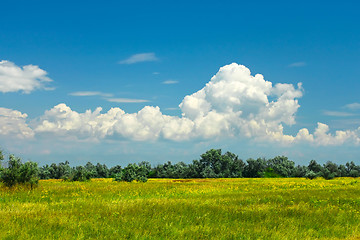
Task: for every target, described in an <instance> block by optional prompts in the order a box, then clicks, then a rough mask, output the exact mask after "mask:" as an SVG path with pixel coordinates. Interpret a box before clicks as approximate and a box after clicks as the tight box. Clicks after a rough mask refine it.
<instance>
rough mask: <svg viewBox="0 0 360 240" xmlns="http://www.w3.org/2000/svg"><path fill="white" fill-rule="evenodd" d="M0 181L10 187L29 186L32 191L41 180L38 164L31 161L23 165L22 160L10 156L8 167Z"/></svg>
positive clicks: (3, 171)
mask: <svg viewBox="0 0 360 240" xmlns="http://www.w3.org/2000/svg"><path fill="white" fill-rule="evenodd" d="M0 180H1V181H2V182H4V184H5V185H6V186H8V187H13V186H14V185H16V184H29V185H30V187H31V189H32V188H33V187H34V186H36V185H37V183H38V180H39V178H38V166H37V163H34V162H31V161H29V162H26V163H22V162H21V159H20V158H18V157H15V156H14V155H10V156H9V161H8V167H7V168H5V169H3V170H2V172H1V176H0Z"/></svg>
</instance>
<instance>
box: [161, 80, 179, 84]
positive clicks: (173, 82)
mask: <svg viewBox="0 0 360 240" xmlns="http://www.w3.org/2000/svg"><path fill="white" fill-rule="evenodd" d="M177 83H179V81H176V80H166V81H163V82H162V84H177Z"/></svg>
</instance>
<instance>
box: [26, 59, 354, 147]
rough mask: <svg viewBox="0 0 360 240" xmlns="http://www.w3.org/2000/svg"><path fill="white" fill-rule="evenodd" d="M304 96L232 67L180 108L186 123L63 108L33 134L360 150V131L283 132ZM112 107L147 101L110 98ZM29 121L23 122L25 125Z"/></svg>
mask: <svg viewBox="0 0 360 240" xmlns="http://www.w3.org/2000/svg"><path fill="white" fill-rule="evenodd" d="M302 94H303V89H302V85H301V83H299V84H298V85H297V86H296V87H295V86H294V85H292V84H282V83H277V84H273V83H271V82H269V81H266V80H265V79H264V77H263V76H262V75H260V74H256V75H255V76H252V75H251V72H250V70H249V69H248V68H246V67H245V66H242V65H238V64H236V63H233V64H230V65H227V66H224V67H222V68H220V70H219V71H218V73H216V74H215V75H214V76H213V77H212V78H211V80H210V82H208V83H207V84H206V85H205V87H204V88H202V89H200V90H199V91H197V92H195V93H193V94H191V95H188V96H185V97H184V99H183V101H182V102H181V104H180V105H179V107H180V109H181V111H182V116H181V117H177V116H169V115H165V114H163V113H162V112H161V111H160V108H159V107H152V106H145V107H144V108H143V109H141V110H140V111H139V112H137V113H125V112H124V111H123V110H122V109H120V108H112V109H110V110H109V111H108V112H106V113H101V111H102V109H101V108H97V109H96V110H95V111H93V112H92V111H91V110H87V111H85V112H84V113H79V112H76V111H73V110H71V109H70V107H68V106H67V105H65V104H59V105H57V106H55V107H53V108H52V109H50V110H48V111H46V112H45V114H44V115H43V116H41V117H40V118H39V119H38V120H37V121H35V122H34V124H33V129H34V132H35V134H38V135H47V134H50V135H55V136H60V137H65V138H67V137H71V138H75V139H82V140H101V139H107V138H111V139H132V140H135V141H155V140H157V139H159V138H160V139H161V138H163V139H169V140H173V141H185V140H194V139H219V138H229V137H230V138H232V137H233V138H250V139H253V140H255V141H274V142H279V143H283V144H292V143H300V142H305V143H310V144H313V145H325V146H326V145H341V144H344V143H345V142H351V143H353V144H360V128H359V129H357V130H355V131H350V130H346V131H336V132H335V133H334V134H331V133H330V131H329V127H328V125H326V124H323V123H318V126H317V128H316V129H315V131H314V133H313V134H311V133H310V132H309V130H308V129H306V128H303V129H300V130H299V132H298V133H297V134H296V135H295V136H292V135H287V134H285V133H284V126H286V125H293V124H295V123H296V122H295V114H296V112H297V110H298V108H299V107H300V105H299V103H298V98H300V97H302ZM108 101H113V102H145V101H147V100H142V99H123V98H120V99H118V98H110V99H108ZM20 114H21V113H20ZM25 118H26V116H25V117H23V118H21V119H23V120H22V123H23V124H25ZM30 130H31V129H30Z"/></svg>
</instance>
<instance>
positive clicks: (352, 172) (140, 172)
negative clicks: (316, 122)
mask: <svg viewBox="0 0 360 240" xmlns="http://www.w3.org/2000/svg"><path fill="white" fill-rule="evenodd" d="M2 160H4V155H3V154H2V152H1V151H0V162H1V161H2ZM242 177H245V178H263V177H264V178H277V177H285V178H286V177H305V178H309V179H314V178H317V177H323V178H325V179H333V178H335V177H360V166H358V165H356V164H355V163H354V162H352V161H351V162H347V163H346V164H345V165H342V164H340V165H338V164H335V163H333V162H331V161H328V162H326V163H325V164H323V165H321V164H319V163H317V162H316V161H315V160H311V161H310V162H309V164H308V165H307V166H303V165H295V162H293V161H291V160H289V159H288V158H287V157H285V156H277V157H274V158H271V159H265V158H257V159H253V158H249V159H247V160H246V161H243V160H241V159H240V158H239V157H238V156H237V155H235V154H234V153H231V152H226V153H224V154H223V153H222V151H221V149H211V150H209V151H207V152H206V153H204V154H202V155H201V156H200V159H198V160H193V161H192V163H189V164H186V163H184V162H178V163H175V164H173V163H172V162H170V161H168V162H166V163H163V164H158V165H156V166H152V165H151V164H150V163H149V162H145V161H143V162H140V163H131V164H128V165H127V166H125V167H122V166H120V165H116V166H113V167H111V168H108V167H107V166H106V165H105V164H100V163H97V164H96V165H94V164H93V163H91V162H88V163H87V164H86V165H85V166H76V167H71V166H70V163H69V162H68V161H66V162H61V163H58V164H55V163H53V164H50V165H48V164H46V165H44V166H42V167H38V165H37V164H36V163H34V162H31V161H29V162H26V163H22V162H21V159H20V158H17V157H15V156H14V155H10V156H9V160H8V161H7V162H6V163H5V164H0V181H2V182H4V183H5V184H6V185H7V186H13V185H15V184H17V183H23V184H25V183H26V184H30V185H31V186H33V185H36V184H37V182H38V179H63V180H67V181H86V180H89V179H90V178H114V179H115V180H116V181H127V182H131V181H134V180H136V181H141V182H146V181H147V179H148V178H242Z"/></svg>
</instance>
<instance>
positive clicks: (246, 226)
mask: <svg viewBox="0 0 360 240" xmlns="http://www.w3.org/2000/svg"><path fill="white" fill-rule="evenodd" d="M0 226H1V227H0V229H1V230H0V239H360V179H359V178H335V179H333V180H324V179H322V178H318V179H314V180H309V179H305V178H275V179H270V178H261V179H249V178H239V179H149V181H148V182H146V183H134V182H133V183H127V182H114V181H112V179H92V180H91V181H88V182H65V181H61V180H41V181H40V182H39V186H38V187H37V188H35V189H33V190H30V189H28V188H26V187H21V186H16V187H15V188H12V189H9V188H6V187H4V186H2V187H0Z"/></svg>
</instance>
